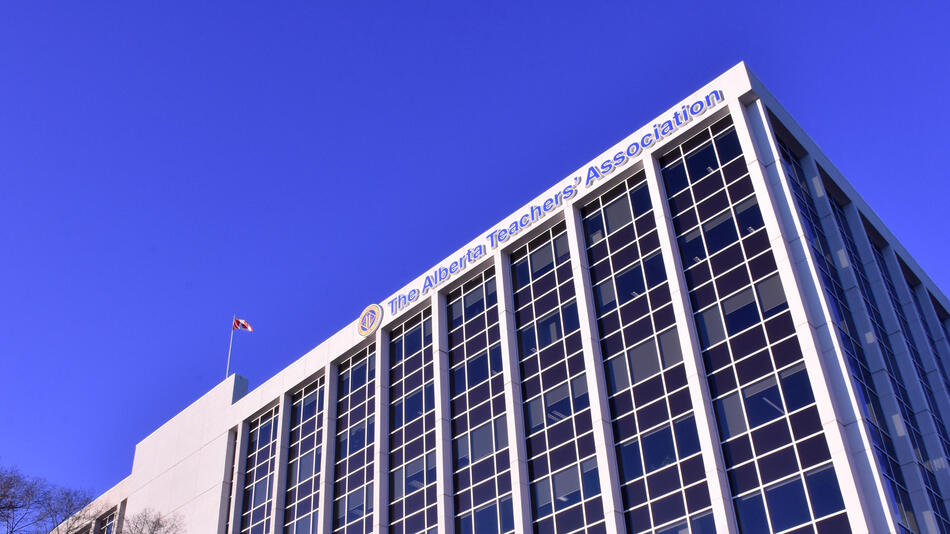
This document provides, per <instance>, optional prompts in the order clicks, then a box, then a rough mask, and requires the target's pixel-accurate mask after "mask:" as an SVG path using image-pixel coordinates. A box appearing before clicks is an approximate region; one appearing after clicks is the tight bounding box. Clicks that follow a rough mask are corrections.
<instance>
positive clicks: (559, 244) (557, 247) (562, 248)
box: [554, 233, 571, 263]
mask: <svg viewBox="0 0 950 534" xmlns="http://www.w3.org/2000/svg"><path fill="white" fill-rule="evenodd" d="M570 255H571V251H570V249H569V248H568V243H567V234H566V233H564V234H561V235H559V236H557V237H555V238H554V256H555V260H556V261H557V263H561V262H562V261H564V260H566V259H567V258H569V257H570Z"/></svg>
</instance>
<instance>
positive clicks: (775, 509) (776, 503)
mask: <svg viewBox="0 0 950 534" xmlns="http://www.w3.org/2000/svg"><path fill="white" fill-rule="evenodd" d="M765 500H766V501H767V502H768V504H769V517H770V518H771V520H772V528H773V529H774V531H776V532H777V531H780V530H785V529H787V528H791V527H794V526H795V525H800V524H802V523H805V522H806V521H809V520H811V514H809V513H808V502H807V501H806V500H805V489H804V488H802V481H801V479H799V478H797V477H796V478H794V479H792V480H789V481H788V482H783V483H782V484H779V485H777V486H772V487H771V488H766V490H765Z"/></svg>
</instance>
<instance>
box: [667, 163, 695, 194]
mask: <svg viewBox="0 0 950 534" xmlns="http://www.w3.org/2000/svg"><path fill="white" fill-rule="evenodd" d="M663 181H664V182H666V194H667V195H669V196H673V195H674V194H676V193H678V192H680V191H682V190H683V189H684V188H685V187H686V186H687V184H688V183H689V182H687V181H686V168H685V167H683V162H682V161H678V162H677V163H676V165H670V166H669V167H667V168H665V169H663Z"/></svg>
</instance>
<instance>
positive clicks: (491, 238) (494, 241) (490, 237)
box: [488, 230, 498, 248]
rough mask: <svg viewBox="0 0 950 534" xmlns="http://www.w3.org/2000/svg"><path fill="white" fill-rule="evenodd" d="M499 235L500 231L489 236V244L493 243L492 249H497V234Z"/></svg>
mask: <svg viewBox="0 0 950 534" xmlns="http://www.w3.org/2000/svg"><path fill="white" fill-rule="evenodd" d="M497 233H498V230H495V231H494V232H492V233H490V234H488V242H489V243H491V248H495V247H497V246H498V242H497V241H496V240H495V234H497Z"/></svg>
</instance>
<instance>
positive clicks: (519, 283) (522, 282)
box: [511, 258, 531, 290]
mask: <svg viewBox="0 0 950 534" xmlns="http://www.w3.org/2000/svg"><path fill="white" fill-rule="evenodd" d="M511 274H512V275H513V276H512V278H513V279H512V281H511V282H512V283H513V284H514V286H515V290H518V289H521V288H523V287H524V286H526V285H528V283H529V282H531V268H530V267H529V266H528V258H524V259H522V260H519V261H518V262H517V263H515V264H514V265H513V266H512V267H511Z"/></svg>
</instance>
